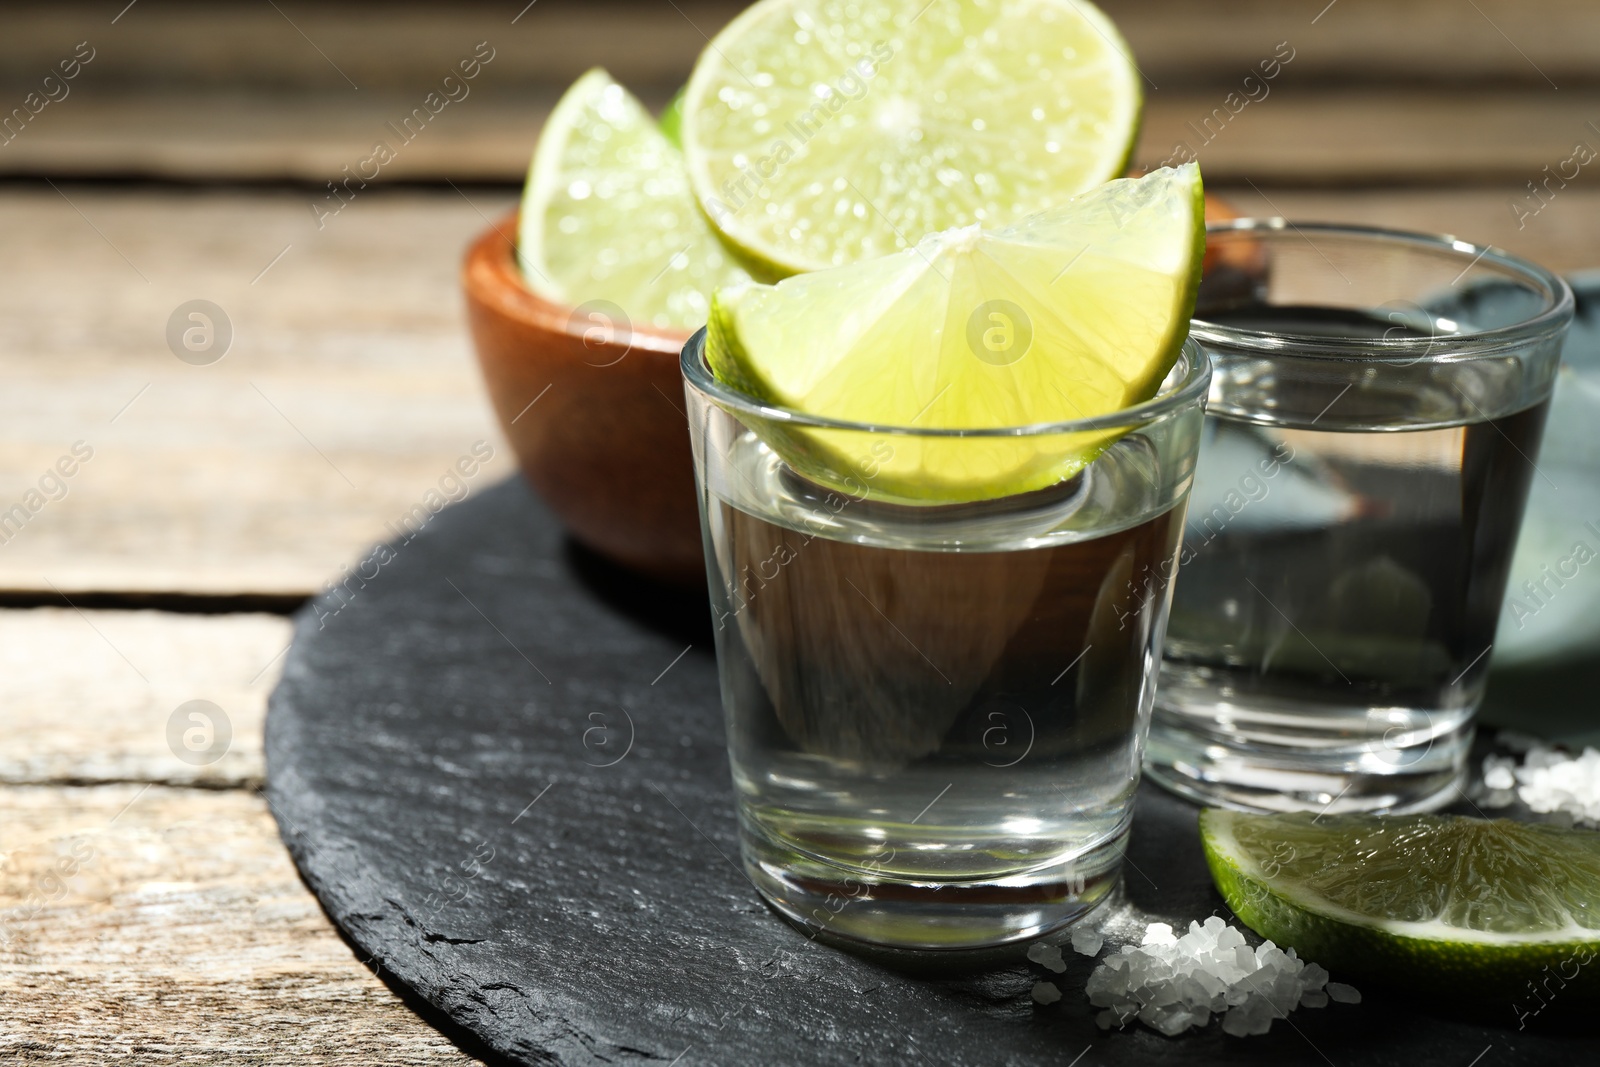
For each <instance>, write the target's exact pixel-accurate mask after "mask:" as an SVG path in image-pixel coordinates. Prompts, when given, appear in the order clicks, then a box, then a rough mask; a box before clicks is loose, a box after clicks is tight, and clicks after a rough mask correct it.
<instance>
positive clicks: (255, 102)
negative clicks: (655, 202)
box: [0, 52, 1600, 225]
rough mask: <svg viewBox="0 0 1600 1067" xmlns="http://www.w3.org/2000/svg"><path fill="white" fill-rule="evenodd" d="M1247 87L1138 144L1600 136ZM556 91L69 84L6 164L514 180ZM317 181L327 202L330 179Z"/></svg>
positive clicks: (1408, 104)
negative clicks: (320, 92) (430, 101)
mask: <svg viewBox="0 0 1600 1067" xmlns="http://www.w3.org/2000/svg"><path fill="white" fill-rule="evenodd" d="M1268 54H1270V52H1269V53H1268ZM1296 62H1297V63H1298V60H1297V61H1296ZM1244 73H1245V72H1243V71H1242V72H1241V74H1240V78H1241V79H1242V78H1243V76H1244ZM1249 91H1250V92H1251V93H1254V94H1255V96H1256V98H1257V99H1256V100H1255V102H1249V97H1248V96H1247V95H1246V94H1245V93H1244V92H1243V91H1240V85H1238V84H1236V85H1232V86H1223V87H1218V88H1215V89H1206V90H1193V89H1189V90H1183V89H1179V90H1163V91H1161V92H1152V93H1150V94H1149V95H1148V98H1147V99H1146V101H1145V118H1144V127H1143V132H1142V135H1141V138H1140V147H1139V150H1138V152H1137V153H1136V154H1135V159H1136V160H1137V161H1138V162H1140V163H1141V164H1142V165H1145V166H1154V165H1157V164H1159V163H1161V162H1163V161H1170V162H1182V161H1183V160H1184V159H1185V158H1189V157H1188V156H1186V155H1184V154H1183V151H1184V150H1185V149H1187V151H1188V152H1191V153H1193V154H1194V155H1195V156H1197V157H1198V158H1199V159H1200V161H1201V164H1202V165H1203V167H1204V168H1205V171H1206V174H1207V176H1208V177H1210V178H1211V179H1212V180H1213V181H1216V180H1229V179H1232V180H1242V179H1246V178H1248V179H1250V180H1252V181H1256V182H1262V183H1285V184H1296V185H1344V184H1350V183H1365V184H1374V183H1389V182H1405V183H1417V182H1436V183H1441V184H1451V185H1460V184H1463V183H1470V182H1482V181H1487V180H1496V181H1518V180H1527V179H1530V178H1534V177H1537V176H1539V172H1540V168H1541V167H1543V166H1544V165H1545V164H1547V163H1548V164H1550V165H1551V166H1552V167H1553V166H1554V165H1555V164H1557V163H1558V162H1560V161H1561V160H1563V159H1565V158H1566V157H1567V156H1568V155H1570V154H1571V151H1572V147H1573V145H1574V144H1575V143H1576V142H1578V141H1583V142H1585V143H1587V144H1590V145H1592V146H1594V147H1595V148H1596V149H1597V150H1600V128H1597V126H1592V125H1590V124H1591V123H1597V124H1600V93H1597V92H1595V91H1593V90H1588V91H1585V90H1583V89H1573V90H1566V91H1563V92H1560V93H1557V92H1553V91H1551V90H1550V89H1549V87H1548V86H1546V87H1544V88H1542V89H1518V90H1506V91H1494V92H1485V91H1459V92H1450V93H1446V92H1442V91H1440V90H1438V89H1436V88H1399V89H1383V90H1377V89H1337V90H1317V89H1314V88H1313V89H1308V87H1307V86H1306V84H1305V81H1304V79H1300V78H1299V71H1298V70H1296V68H1295V67H1294V66H1293V65H1291V66H1290V67H1286V68H1284V69H1283V71H1282V73H1280V75H1279V77H1278V78H1277V79H1275V80H1274V81H1273V82H1270V83H1261V82H1255V83H1252V86H1251V88H1250V90H1249ZM1230 93H1232V94H1233V95H1232V96H1231V97H1230V95H1229V94H1230ZM1263 93H1265V95H1263ZM558 95H559V89H556V88H551V89H548V90H537V89H530V90H528V91H525V92H521V93H519V94H517V95H515V96H513V97H510V98H507V97H506V96H504V95H502V96H499V97H489V96H484V97H474V96H469V97H467V98H466V99H465V100H463V101H462V102H461V103H460V104H455V105H450V106H449V107H447V108H446V109H445V110H444V111H442V112H440V114H439V115H438V117H437V118H436V119H434V120H433V121H432V122H430V123H429V124H428V125H427V126H426V127H424V128H423V129H422V130H421V131H420V132H418V133H416V135H415V136H414V137H413V139H412V140H410V141H409V142H403V141H402V140H401V139H400V137H398V136H397V135H396V133H395V128H394V127H393V126H391V125H389V124H390V123H397V122H398V121H399V120H400V119H401V118H402V117H403V116H405V115H406V114H407V113H408V112H409V111H410V109H411V108H412V107H413V106H414V104H415V101H414V100H412V99H410V98H409V97H406V96H403V95H401V94H398V93H393V92H388V93H385V92H382V91H375V92H363V93H360V94H358V95H352V96H351V97H350V98H349V99H345V98H343V97H340V98H337V99H335V100H333V101H326V100H321V99H319V98H317V97H313V96H308V95H305V94H299V95H294V96H275V97H267V96H263V95H252V94H248V93H241V92H238V91H233V92H228V93H208V94H205V95H204V96H196V95H194V94H191V93H180V92H174V91H171V90H160V91H154V90H147V89H146V90H139V91H135V92H131V93H127V94H119V95H116V96H114V97H110V98H105V99H93V100H91V99H85V100H83V101H81V102H79V101H77V100H74V99H70V98H69V101H68V103H69V104H70V105H71V106H65V107H62V108H61V109H60V111H59V112H51V111H48V110H47V111H46V112H44V113H43V115H41V116H40V118H41V121H39V122H38V123H36V124H35V125H34V126H32V127H30V128H28V129H27V130H26V131H25V133H24V135H23V136H21V137H18V138H17V139H16V140H15V141H13V142H12V143H11V144H9V145H7V146H5V148H4V150H3V151H0V173H3V174H11V175H31V176H42V177H60V176H61V175H75V176H94V177H128V176H142V177H156V178H173V179H181V180H185V181H218V180H226V181H255V180H289V181H297V182H310V183H313V184H314V185H316V186H318V187H322V189H323V192H326V188H325V185H326V183H327V182H329V181H334V182H339V181H342V180H343V179H344V177H345V176H346V174H348V173H353V172H355V170H356V168H357V166H358V164H360V163H361V161H363V160H366V159H368V158H369V157H371V156H372V154H373V148H374V145H375V143H377V142H379V141H382V142H383V143H385V144H388V145H390V146H391V147H393V148H395V149H396V155H395V158H394V160H393V162H391V163H388V164H386V165H384V166H383V167H382V168H381V169H380V170H379V171H378V176H377V177H376V178H375V179H373V184H374V185H382V184H392V183H394V182H407V181H409V182H416V181H432V182H442V181H456V182H466V181H473V182H484V181H492V182H507V183H517V182H520V181H521V180H522V178H523V176H524V173H525V172H526V170H527V167H528V160H529V158H530V157H531V155H532V153H533V146H534V143H535V141H536V140H537V137H538V132H539V129H540V127H541V126H542V124H543V122H544V118H545V116H546V115H547V114H548V113H549V110H550V108H551V106H552V105H553V104H554V103H555V100H556V99H557V97H558ZM644 95H645V101H646V103H647V104H649V105H650V106H652V107H656V108H659V107H660V106H662V105H663V104H664V103H665V102H666V98H665V96H664V95H663V94H662V93H659V92H646V93H645V94H644ZM46 119H47V120H48V121H45V120H46ZM347 167H348V168H350V170H349V171H346V170H345V169H344V168H347ZM367 173H368V174H370V173H372V171H371V168H370V167H368V169H367ZM311 199H317V200H318V201H319V202H321V194H320V193H319V194H315V195H314V196H308V197H307V200H308V202H309V201H310V200H311ZM330 225H331V223H330Z"/></svg>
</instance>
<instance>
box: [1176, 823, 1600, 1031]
mask: <svg viewBox="0 0 1600 1067" xmlns="http://www.w3.org/2000/svg"><path fill="white" fill-rule="evenodd" d="M1200 836H1201V839H1202V840H1203V842H1204V844H1205V851H1206V862H1207V863H1209V864H1210V866H1211V875H1212V877H1213V878H1214V879H1215V880H1216V883H1217V888H1218V889H1219V890H1220V891H1221V893H1222V895H1223V897H1224V899H1226V900H1227V902H1228V906H1229V907H1231V908H1232V909H1233V910H1234V912H1235V913H1237V914H1238V916H1239V918H1240V919H1242V920H1243V921H1244V922H1245V923H1246V924H1247V925H1249V927H1250V928H1251V929H1253V930H1255V931H1256V932H1257V933H1258V934H1260V935H1261V936H1263V937H1268V938H1271V939H1272V940H1273V941H1276V942H1278V943H1279V944H1281V945H1289V946H1293V947H1294V948H1295V949H1297V950H1298V951H1299V952H1300V954H1301V955H1302V956H1304V957H1305V958H1307V959H1313V960H1316V961H1317V962H1318V963H1320V964H1322V965H1323V966H1325V967H1327V968H1329V969H1330V970H1333V971H1336V972H1348V973H1350V974H1352V975H1359V976H1365V977H1368V978H1370V979H1374V980H1381V981H1383V982H1386V983H1388V984H1390V985H1398V986H1404V987H1409V988H1412V989H1416V990H1430V991H1432V992H1435V993H1438V994H1441V995H1445V996H1460V997H1474V998H1475V997H1478V996H1489V997H1501V998H1504V999H1505V1000H1506V1001H1507V1002H1508V1003H1510V1002H1521V1003H1523V1004H1524V1007H1525V1008H1536V1007H1537V1006H1538V1003H1539V1002H1538V1001H1535V1000H1533V999H1532V995H1531V994H1530V993H1529V991H1528V982H1529V981H1530V980H1532V979H1542V978H1543V977H1545V976H1546V975H1550V976H1558V977H1554V978H1552V987H1551V989H1550V990H1549V991H1547V992H1546V996H1548V994H1549V992H1553V991H1554V990H1555V987H1556V986H1558V985H1562V984H1565V985H1572V984H1578V985H1582V986H1585V987H1586V988H1587V989H1588V990H1589V991H1590V993H1591V995H1592V994H1593V993H1594V992H1596V991H1600V979H1597V977H1596V975H1597V974H1600V967H1586V966H1584V964H1585V963H1587V962H1589V961H1591V960H1593V959H1594V957H1595V956H1596V954H1600V834H1597V833H1594V832H1592V831H1588V830H1571V829H1564V828H1561V827H1555V826H1544V825H1534V824H1528V823H1516V822H1510V821H1508V820H1505V819H1494V820H1486V819H1472V818H1464V817H1461V816H1454V815H1393V816H1378V815H1323V816H1313V815H1310V814H1306V813H1297V814H1292V815H1248V814H1244V813H1241V812H1234V811H1222V810H1218V809H1207V810H1206V811H1204V812H1202V813H1201V815H1200ZM1545 968H1548V971H1546V970H1545ZM1558 995H1562V994H1558ZM1564 995H1566V996H1568V997H1571V998H1572V999H1574V1000H1577V999H1581V994H1579V993H1577V992H1570V993H1567V994H1564Z"/></svg>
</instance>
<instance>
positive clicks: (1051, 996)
mask: <svg viewBox="0 0 1600 1067" xmlns="http://www.w3.org/2000/svg"><path fill="white" fill-rule="evenodd" d="M1060 999H1061V990H1059V989H1057V988H1056V984H1055V983H1054V982H1035V983H1033V1002H1034V1003H1035V1004H1054V1003H1055V1002H1056V1001H1058V1000H1060Z"/></svg>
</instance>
